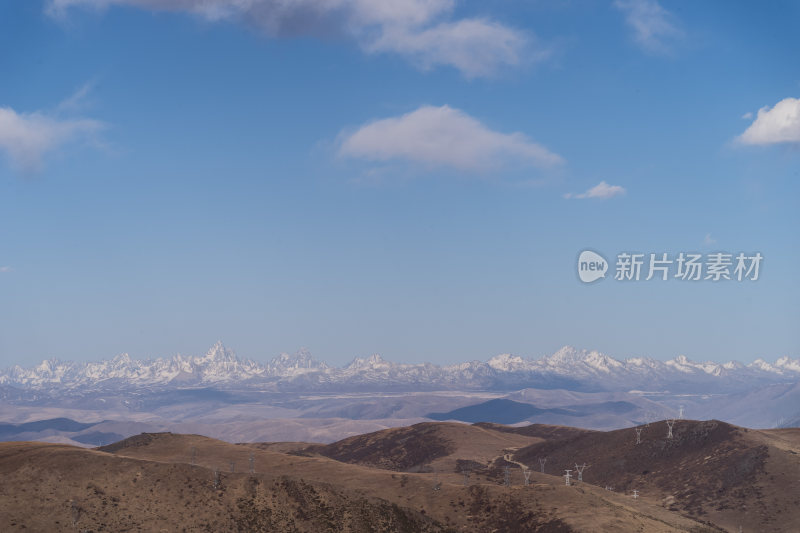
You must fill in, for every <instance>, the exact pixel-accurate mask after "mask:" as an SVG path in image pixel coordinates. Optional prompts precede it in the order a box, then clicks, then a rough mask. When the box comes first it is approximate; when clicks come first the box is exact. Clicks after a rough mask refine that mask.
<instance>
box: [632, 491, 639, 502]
mask: <svg viewBox="0 0 800 533" xmlns="http://www.w3.org/2000/svg"><path fill="white" fill-rule="evenodd" d="M638 497H639V489H633V499H634V500H635V499H637V498H638Z"/></svg>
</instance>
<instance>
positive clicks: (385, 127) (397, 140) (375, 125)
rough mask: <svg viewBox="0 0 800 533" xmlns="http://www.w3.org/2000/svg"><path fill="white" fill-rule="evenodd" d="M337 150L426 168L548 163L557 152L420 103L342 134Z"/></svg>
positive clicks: (449, 110) (448, 109)
mask: <svg viewBox="0 0 800 533" xmlns="http://www.w3.org/2000/svg"><path fill="white" fill-rule="evenodd" d="M339 155H341V156H344V157H353V158H359V159H365V160H369V161H380V162H385V161H392V160H405V161H409V162H413V163H418V164H422V165H425V166H428V167H452V168H455V169H458V170H463V171H486V170H491V169H495V168H498V167H502V166H503V165H505V164H508V163H517V164H522V165H532V166H537V167H550V166H554V165H558V164H560V163H562V162H563V159H562V158H561V156H559V155H557V154H555V153H553V152H551V151H550V150H548V149H547V148H545V147H544V146H542V145H540V144H538V143H536V142H534V141H532V140H531V139H529V138H528V137H527V136H525V135H524V134H522V133H519V132H516V133H501V132H497V131H493V130H491V129H489V128H487V127H486V126H485V125H484V124H482V123H481V122H480V121H478V120H477V119H475V118H473V117H471V116H469V115H467V114H466V113H464V112H463V111H460V110H458V109H453V108H451V107H449V106H446V105H444V106H441V107H434V106H423V107H420V108H419V109H417V110H415V111H412V112H410V113H407V114H405V115H401V116H399V117H392V118H385V119H381V120H376V121H374V122H370V123H368V124H365V125H363V126H361V127H360V128H359V129H358V130H356V131H355V132H353V133H342V134H341V135H340V144H339Z"/></svg>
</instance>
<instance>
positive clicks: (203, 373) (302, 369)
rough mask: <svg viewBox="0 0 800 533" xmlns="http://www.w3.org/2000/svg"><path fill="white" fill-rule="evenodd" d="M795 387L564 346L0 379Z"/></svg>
mask: <svg viewBox="0 0 800 533" xmlns="http://www.w3.org/2000/svg"><path fill="white" fill-rule="evenodd" d="M798 380H800V360H798V359H792V358H790V357H782V358H780V359H778V360H777V361H775V362H774V363H768V362H766V361H764V360H762V359H758V360H756V361H754V362H753V363H750V364H748V365H744V364H742V363H738V362H735V361H731V362H728V363H713V362H705V363H700V362H694V361H691V360H689V359H688V358H686V357H685V356H682V355H681V356H678V357H676V358H675V359H672V360H669V361H659V360H656V359H651V358H645V357H637V358H630V359H625V360H618V359H615V358H613V357H610V356H608V355H604V354H602V353H599V352H597V351H586V350H578V349H575V348H573V347H571V346H565V347H564V348H561V349H560V350H558V351H557V352H555V353H554V354H552V355H549V356H544V357H541V358H538V359H532V358H522V357H519V356H516V355H510V354H501V355H497V356H495V357H492V358H491V359H489V360H488V361H486V362H482V361H470V362H466V363H460V364H455V365H448V366H438V365H434V364H431V363H422V364H401V363H394V362H390V361H386V360H385V359H383V358H381V356H379V355H372V356H370V357H367V358H356V359H354V360H353V361H352V362H351V363H350V364H348V365H347V366H344V367H331V366H328V365H327V364H325V363H323V362H321V361H317V360H316V359H314V358H313V357H312V356H311V354H310V353H309V352H308V351H307V350H300V351H299V352H297V353H295V354H292V355H290V354H285V353H284V354H281V355H279V356H277V357H275V358H273V359H272V360H271V361H270V362H269V363H267V364H263V363H259V362H256V361H254V360H251V359H244V358H240V357H237V356H236V355H235V354H234V353H233V352H232V351H231V350H229V349H227V348H225V346H224V345H223V344H222V343H221V342H218V343H217V344H215V345H214V346H213V347H212V348H211V349H210V350H209V351H208V353H206V354H205V355H204V356H184V355H176V356H174V357H172V358H158V359H147V360H135V359H131V358H130V357H129V356H128V355H127V354H121V355H118V356H116V357H114V358H113V359H110V360H105V361H100V362H88V363H77V362H68V361H59V360H57V359H48V360H45V361H42V363H41V364H39V365H37V366H35V367H32V368H22V367H20V366H14V367H12V368H9V369H6V370H5V371H2V372H0V385H3V386H7V387H13V388H14V389H27V390H47V391H49V392H51V393H52V392H58V391H75V390H98V389H108V388H116V389H120V388H153V387H158V388H173V387H198V386H200V387H214V388H221V389H234V388H240V387H242V388H248V389H250V388H254V389H261V390H267V391H305V390H336V391H361V390H387V389H392V390H408V391H413V390H433V389H454V390H456V389H461V390H473V389H484V390H512V389H520V388H526V387H530V388H545V389H547V388H565V389H571V390H597V391H601V390H606V391H630V390H644V391H669V392H672V393H680V392H693V393H699V392H733V391H737V390H746V389H751V388H753V387H756V386H760V385H764V384H770V383H787V382H797V381H798Z"/></svg>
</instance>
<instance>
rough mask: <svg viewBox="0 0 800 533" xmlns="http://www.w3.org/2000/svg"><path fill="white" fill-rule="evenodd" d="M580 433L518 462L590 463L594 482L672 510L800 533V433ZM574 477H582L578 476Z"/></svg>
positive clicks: (724, 429)
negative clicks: (636, 494) (544, 459)
mask: <svg viewBox="0 0 800 533" xmlns="http://www.w3.org/2000/svg"><path fill="white" fill-rule="evenodd" d="M640 429H641V430H642V432H641V443H640V444H636V434H635V430H634V429H633V428H630V429H624V430H618V431H609V432H592V433H585V434H577V435H574V436H572V437H567V438H564V439H558V440H548V441H544V442H540V443H535V444H533V445H531V446H528V447H525V448H522V449H521V450H519V451H518V452H517V453H515V454H514V456H513V460H515V461H518V462H520V463H522V464H525V465H530V466H531V467H536V468H538V466H539V463H538V458H539V457H547V463H546V468H547V472H551V473H553V474H555V475H563V474H564V470H565V469H568V468H571V469H573V471H574V470H575V464H576V463H578V464H583V463H584V462H585V463H587V464H588V465H589V466H588V467H587V469H586V470H585V472H584V473H583V480H584V482H586V483H591V484H595V485H598V486H603V487H605V486H613V487H614V490H616V491H620V492H630V491H631V490H633V489H638V490H640V491H641V493H642V494H643V495H647V496H649V497H652V498H655V499H657V500H659V501H661V503H662V504H663V505H664V506H665V507H667V508H669V509H672V510H676V511H679V512H682V513H684V514H686V515H688V516H691V517H694V518H697V519H700V520H704V521H709V522H712V523H714V524H717V525H720V526H722V527H725V528H728V529H729V530H731V531H738V528H739V526H740V525H741V526H742V527H743V530H744V531H775V532H783V531H785V532H797V531H800V495H798V491H797V489H796V486H797V481H798V479H800V455H798V453H800V431H797V430H770V431H756V430H748V429H744V428H739V427H736V426H732V425H730V424H726V423H723V422H719V421H716V420H712V421H705V422H697V421H689V420H678V421H676V423H675V426H674V429H673V438H667V435H668V427H667V424H666V422H658V423H653V424H650V425H649V426H642V427H641V428H640ZM573 475H574V472H573Z"/></svg>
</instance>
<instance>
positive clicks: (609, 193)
mask: <svg viewBox="0 0 800 533" xmlns="http://www.w3.org/2000/svg"><path fill="white" fill-rule="evenodd" d="M626 192H628V191H627V190H626V189H625V187H622V186H621V185H609V184H608V183H606V182H605V181H601V182H600V183H598V184H597V185H595V186H594V187H591V188H589V189H588V190H586V192H582V193H580V194H573V193H571V192H568V193H567V194H565V195H564V198H566V199H568V200H570V199H577V200H583V199H587V198H596V199H599V200H605V199H608V198H613V197H614V196H621V195H623V194H625V193H626Z"/></svg>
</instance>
